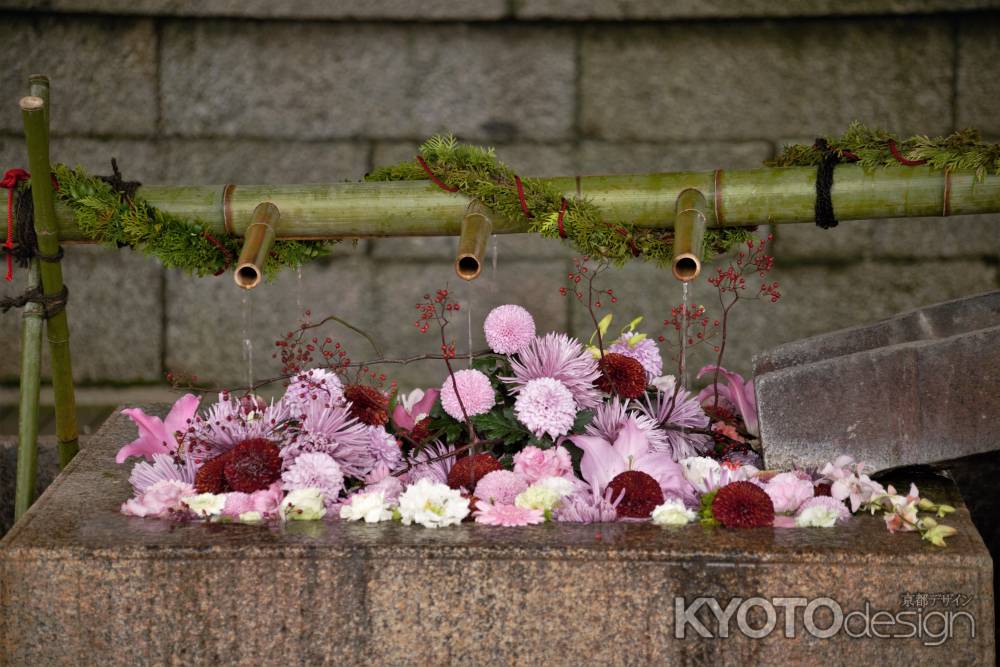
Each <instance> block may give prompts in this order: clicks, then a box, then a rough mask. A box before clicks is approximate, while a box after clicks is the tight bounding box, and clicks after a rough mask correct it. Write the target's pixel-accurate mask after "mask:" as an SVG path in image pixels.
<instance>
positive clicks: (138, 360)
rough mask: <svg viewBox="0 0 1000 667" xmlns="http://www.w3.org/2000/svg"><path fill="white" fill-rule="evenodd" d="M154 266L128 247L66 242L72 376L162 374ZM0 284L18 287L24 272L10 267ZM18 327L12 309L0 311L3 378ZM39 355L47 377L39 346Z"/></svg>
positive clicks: (13, 369)
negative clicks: (69, 244) (9, 277)
mask: <svg viewBox="0 0 1000 667" xmlns="http://www.w3.org/2000/svg"><path fill="white" fill-rule="evenodd" d="M161 271H162V269H161V268H160V265H159V264H157V263H156V262H154V261H151V260H149V259H146V258H145V257H143V256H142V255H140V254H138V253H134V252H131V251H128V250H121V251H115V250H110V249H108V248H100V247H96V246H72V247H68V248H67V250H66V258H65V259H64V260H63V278H64V280H65V283H66V285H68V286H69V289H70V299H69V303H68V305H67V307H66V311H67V313H68V314H69V323H70V324H69V327H70V350H71V353H72V357H73V377H74V378H76V381H77V382H93V381H98V380H105V381H107V380H108V379H114V380H115V381H116V382H136V381H150V380H152V381H156V380H160V379H161V378H162V377H163V375H162V369H161V365H160V356H161V354H162V351H163V337H162V332H161V323H162V321H163V307H162V303H163V302H162V286H161ZM122 276H128V279H127V280H123V279H122ZM0 290H2V292H3V294H19V293H21V292H22V291H24V271H23V270H17V271H15V280H14V282H12V283H6V282H5V283H3V287H2V288H0ZM20 332H21V318H20V316H19V313H18V311H11V312H9V313H7V314H5V315H4V316H3V317H0V340H3V341H5V346H4V347H5V350H4V354H0V378H2V379H5V380H7V381H13V380H16V379H17V378H18V377H19V376H20V340H21V338H20V337H21V333H20ZM7 341H9V344H8V343H7ZM45 347H46V345H45V344H44V343H43V348H45ZM42 357H43V371H42V372H43V374H44V375H45V376H48V372H49V371H48V362H47V358H48V352H47V351H43V353H42Z"/></svg>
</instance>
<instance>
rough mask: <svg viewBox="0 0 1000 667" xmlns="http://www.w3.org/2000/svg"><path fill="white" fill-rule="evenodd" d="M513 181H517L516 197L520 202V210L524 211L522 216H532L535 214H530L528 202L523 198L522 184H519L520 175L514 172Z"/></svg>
mask: <svg viewBox="0 0 1000 667" xmlns="http://www.w3.org/2000/svg"><path fill="white" fill-rule="evenodd" d="M514 182H515V183H517V198H518V200H520V202H521V210H522V211H524V217H526V218H529V219H530V218H534V217H535V216H533V215H531V211H529V210H528V202H527V201H525V199H524V185H522V184H521V177H520V176H518V175H517V174H514Z"/></svg>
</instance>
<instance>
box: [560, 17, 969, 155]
mask: <svg viewBox="0 0 1000 667" xmlns="http://www.w3.org/2000/svg"><path fill="white" fill-rule="evenodd" d="M952 62H953V48H952V39H951V27H950V24H949V23H948V22H945V21H934V20H906V21H902V20H900V21H872V22H864V23H849V22H843V23H835V24H831V23H827V22H823V23H813V22H800V23H792V22H787V23H760V24H726V23H723V24H712V25H698V24H684V25H677V26H669V27H657V28H651V27H642V28H634V29H624V30H607V29H600V30H597V29H595V30H592V31H588V32H587V33H586V36H585V38H584V43H583V55H582V64H581V68H582V69H581V72H582V79H581V100H580V103H581V111H580V114H581V122H582V130H583V132H584V134H585V135H586V136H588V137H595V138H602V139H612V140H632V139H645V140H667V139H685V140H691V139H719V138H726V139H757V138H761V137H786V136H791V135H798V134H806V135H815V136H819V135H821V134H826V133H831V132H841V131H843V129H844V127H846V126H847V124H848V123H849V122H850V121H852V120H855V119H862V120H864V121H865V122H867V123H870V124H872V125H875V126H884V127H891V128H893V129H894V130H896V131H898V132H901V133H904V134H905V133H912V132H921V133H928V134H934V133H940V132H946V131H948V130H950V129H951V123H950V120H949V119H950V106H949V100H950V95H951V92H950V91H951V85H952ZM750 63H752V66H749V64H750ZM706 82H711V83H710V85H707V84H706ZM831 91H839V93H842V94H843V95H844V97H843V98H842V99H838V98H837V97H836V95H837V94H839V93H838V92H833V93H831ZM848 91H849V92H848ZM831 94H833V97H831ZM900 99H905V100H907V103H906V104H898V103H896V100H900Z"/></svg>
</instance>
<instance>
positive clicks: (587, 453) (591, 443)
mask: <svg viewBox="0 0 1000 667" xmlns="http://www.w3.org/2000/svg"><path fill="white" fill-rule="evenodd" d="M569 439H570V440H572V441H573V444H574V445H576V446H577V447H579V448H580V449H582V450H583V459H581V461H580V474H581V475H582V476H583V478H584V479H585V480H586V481H587V482H589V483H590V485H591V486H592V487H594V488H597V489H605V488H607V486H608V484H609V483H610V482H611V480H612V479H614V478H615V477H616V476H617V475H618V474H619V473H623V472H625V470H627V464H626V462H625V458H624V457H622V455H621V454H620V453H619V452H618V451H617V450H616V449H615V448H614V447H612V446H611V445H610V444H608V441H607V440H605V439H604V438H601V437H598V436H593V435H573V436H570V438H569Z"/></svg>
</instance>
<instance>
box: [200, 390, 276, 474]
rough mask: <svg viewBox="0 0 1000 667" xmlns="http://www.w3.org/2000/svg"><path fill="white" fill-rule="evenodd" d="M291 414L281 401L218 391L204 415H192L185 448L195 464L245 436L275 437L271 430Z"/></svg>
mask: <svg viewBox="0 0 1000 667" xmlns="http://www.w3.org/2000/svg"><path fill="white" fill-rule="evenodd" d="M292 418H293V414H292V412H291V410H289V407H288V405H287V404H286V403H285V402H284V401H276V402H272V403H271V404H270V405H268V404H267V403H265V402H264V400H263V399H261V398H260V397H257V396H244V397H242V398H236V397H234V396H232V395H231V394H229V393H227V392H223V393H221V394H219V401H218V403H216V404H215V405H213V406H212V407H211V408H209V410H208V414H206V415H205V416H204V417H201V416H196V417H194V419H193V420H192V422H191V426H190V427H189V428H188V431H187V433H186V434H185V438H184V444H185V446H186V447H188V448H189V451H190V452H191V455H192V456H193V457H194V462H195V464H196V465H201V464H202V463H204V462H205V461H207V460H208V459H212V458H215V457H216V456H218V455H220V454H223V453H225V452H228V451H229V450H230V449H232V448H233V447H235V446H236V445H237V444H239V443H241V442H244V441H246V440H257V439H265V440H277V439H279V438H276V437H275V435H274V434H275V432H276V431H280V430H281V429H282V428H284V427H285V426H286V425H287V423H288V422H289V420H291V419H292Z"/></svg>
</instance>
